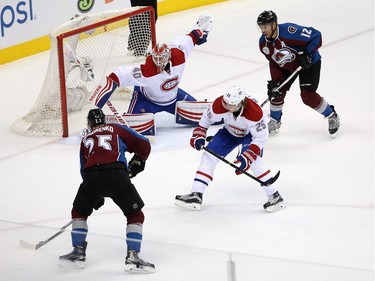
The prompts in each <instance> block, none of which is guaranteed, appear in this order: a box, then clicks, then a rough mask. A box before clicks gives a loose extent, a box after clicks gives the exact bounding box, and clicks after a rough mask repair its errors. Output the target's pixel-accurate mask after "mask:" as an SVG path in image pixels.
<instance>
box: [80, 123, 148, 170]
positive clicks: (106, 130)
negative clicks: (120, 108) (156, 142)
mask: <svg viewBox="0 0 375 281" xmlns="http://www.w3.org/2000/svg"><path fill="white" fill-rule="evenodd" d="M125 152H129V153H135V154H137V155H138V157H139V158H140V159H141V160H146V159H147V158H148V156H149V154H150V152H151V145H150V142H149V140H148V139H147V138H146V137H144V136H142V135H140V134H138V133H137V132H135V131H134V130H132V129H131V128H129V127H126V126H121V125H117V124H107V125H105V126H101V127H98V128H96V129H95V130H93V131H92V132H90V133H88V134H87V135H86V136H85V137H84V138H83V139H82V141H81V148H80V162H81V174H82V173H83V170H85V169H87V168H90V167H92V166H95V165H101V164H109V163H114V162H123V163H124V164H125V166H127V161H126V158H125Z"/></svg>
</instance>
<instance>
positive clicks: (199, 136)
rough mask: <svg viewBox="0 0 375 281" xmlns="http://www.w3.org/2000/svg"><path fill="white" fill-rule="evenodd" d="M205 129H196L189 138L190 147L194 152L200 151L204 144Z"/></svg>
mask: <svg viewBox="0 0 375 281" xmlns="http://www.w3.org/2000/svg"><path fill="white" fill-rule="evenodd" d="M206 135H207V129H206V128H203V127H196V128H195V129H194V131H193V135H192V136H191V138H190V145H191V147H192V148H194V149H196V150H201V149H202V147H203V146H204V144H205V143H206Z"/></svg>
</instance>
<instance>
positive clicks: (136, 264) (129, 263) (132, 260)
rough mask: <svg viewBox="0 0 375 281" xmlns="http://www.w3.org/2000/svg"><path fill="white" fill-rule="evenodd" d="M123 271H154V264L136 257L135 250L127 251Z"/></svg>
mask: <svg viewBox="0 0 375 281" xmlns="http://www.w3.org/2000/svg"><path fill="white" fill-rule="evenodd" d="M125 271H127V272H134V273H151V272H154V271H155V265H153V264H152V263H149V262H147V261H144V260H142V259H141V258H140V257H138V253H137V252H136V251H129V252H128V256H127V257H126V259H125Z"/></svg>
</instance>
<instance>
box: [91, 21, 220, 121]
mask: <svg viewBox="0 0 375 281" xmlns="http://www.w3.org/2000/svg"><path fill="white" fill-rule="evenodd" d="M212 23H213V18H212V16H210V15H202V16H200V17H199V19H198V21H197V23H196V24H195V26H194V28H193V30H192V31H191V32H190V33H189V34H187V35H184V36H181V37H178V38H177V39H175V40H174V41H173V42H172V44H171V45H170V46H168V45H166V44H157V45H156V46H155V47H154V48H153V50H152V53H151V54H150V55H149V56H148V57H147V58H146V62H145V63H144V64H142V65H139V66H136V67H130V66H121V67H118V68H116V69H115V70H114V71H113V72H112V73H111V74H110V75H108V76H107V79H106V83H105V84H104V83H103V84H102V85H99V86H98V87H97V89H96V90H95V92H94V93H93V95H92V96H91V98H90V99H91V100H93V101H94V103H95V105H97V106H98V107H100V108H102V107H103V106H104V105H105V103H106V101H107V100H108V99H109V97H110V95H111V94H112V93H113V91H114V90H115V89H116V88H117V87H124V86H134V91H133V95H132V98H131V101H130V105H129V108H128V110H127V113H129V114H138V113H157V112H162V111H165V112H169V113H171V114H175V110H176V103H177V101H196V99H195V98H194V97H192V96H191V95H189V94H188V93H186V92H185V91H184V90H182V89H181V88H179V87H178V86H179V84H180V82H181V79H182V75H183V73H184V70H185V64H186V59H187V58H188V57H189V55H190V54H191V52H192V50H193V49H194V46H195V45H201V44H203V43H205V42H207V36H208V33H209V32H210V31H211V28H212Z"/></svg>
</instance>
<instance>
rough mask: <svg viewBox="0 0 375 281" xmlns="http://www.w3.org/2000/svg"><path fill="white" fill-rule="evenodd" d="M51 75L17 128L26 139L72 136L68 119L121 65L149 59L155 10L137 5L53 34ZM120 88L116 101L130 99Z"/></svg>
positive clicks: (94, 16) (72, 22) (81, 19)
mask: <svg viewBox="0 0 375 281" xmlns="http://www.w3.org/2000/svg"><path fill="white" fill-rule="evenodd" d="M49 37H50V42H51V50H50V58H49V65H48V69H47V73H46V76H45V79H44V82H43V85H42V88H41V90H40V93H39V96H38V98H37V100H36V101H35V104H34V105H33V106H32V108H31V109H30V110H29V112H28V113H27V114H26V115H25V116H23V117H22V118H19V119H18V120H16V121H14V122H13V124H12V128H13V130H15V131H16V132H19V133H21V134H26V135H51V136H64V137H67V136H68V135H69V130H68V123H69V122H68V120H69V115H70V114H71V113H72V112H75V111H80V110H81V109H82V107H83V106H84V105H85V104H87V103H88V97H89V96H90V94H91V93H92V92H93V90H94V89H95V88H96V87H97V86H98V85H99V83H101V81H103V79H105V77H106V75H108V74H109V73H110V72H111V71H112V70H113V69H114V68H115V67H117V66H120V65H135V64H139V63H142V62H143V61H144V60H145V56H146V54H147V52H148V51H149V50H150V46H152V45H153V44H154V43H155V30H154V15H153V10H152V8H151V7H132V8H127V9H123V10H114V11H107V12H101V13H97V14H92V15H88V16H80V17H75V18H73V19H72V20H70V21H69V22H66V23H64V24H62V25H60V26H58V27H56V28H55V29H53V30H52V31H51V32H50V34H49ZM130 91H131V89H127V88H118V89H117V92H116V93H114V95H113V97H118V98H121V97H122V96H123V93H124V92H125V93H126V92H127V94H128V95H130V93H129V92H130Z"/></svg>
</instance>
